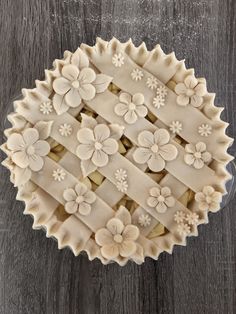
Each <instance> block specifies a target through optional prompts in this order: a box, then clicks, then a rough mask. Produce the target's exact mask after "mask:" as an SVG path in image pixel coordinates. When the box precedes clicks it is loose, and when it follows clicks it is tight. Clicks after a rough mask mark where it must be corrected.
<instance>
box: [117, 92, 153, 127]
mask: <svg viewBox="0 0 236 314" xmlns="http://www.w3.org/2000/svg"><path fill="white" fill-rule="evenodd" d="M114 111H115V113H116V114H117V115H118V116H120V117H123V118H124V120H125V122H126V123H128V124H133V123H135V122H136V121H137V120H138V119H139V118H144V117H145V116H146V115H147V113H148V110H147V107H146V106H144V96H143V94H141V93H136V94H134V95H133V96H131V95H130V94H128V93H121V94H120V96H119V103H118V104H117V105H116V106H115V108H114Z"/></svg>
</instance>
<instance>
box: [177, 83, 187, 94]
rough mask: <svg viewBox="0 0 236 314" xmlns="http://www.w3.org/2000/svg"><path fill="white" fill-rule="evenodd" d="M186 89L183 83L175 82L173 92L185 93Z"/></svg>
mask: <svg viewBox="0 0 236 314" xmlns="http://www.w3.org/2000/svg"><path fill="white" fill-rule="evenodd" d="M186 91H187V88H186V86H185V84H184V83H179V84H176V86H175V92H176V94H178V95H180V94H186Z"/></svg>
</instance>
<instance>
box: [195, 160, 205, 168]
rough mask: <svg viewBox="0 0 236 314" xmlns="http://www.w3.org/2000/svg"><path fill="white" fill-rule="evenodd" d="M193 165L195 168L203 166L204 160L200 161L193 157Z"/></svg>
mask: <svg viewBox="0 0 236 314" xmlns="http://www.w3.org/2000/svg"><path fill="white" fill-rule="evenodd" d="M193 166H194V168H196V169H201V168H202V167H203V166H204V162H203V161H202V159H200V158H197V159H195V161H194V163H193Z"/></svg>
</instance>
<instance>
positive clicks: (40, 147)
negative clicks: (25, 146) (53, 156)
mask: <svg viewBox="0 0 236 314" xmlns="http://www.w3.org/2000/svg"><path fill="white" fill-rule="evenodd" d="M33 146H34V148H35V154H36V155H39V156H46V155H47V154H48V153H49V152H50V145H49V144H48V142H46V141H42V140H39V141H37V142H36V143H35V144H34V145H33Z"/></svg>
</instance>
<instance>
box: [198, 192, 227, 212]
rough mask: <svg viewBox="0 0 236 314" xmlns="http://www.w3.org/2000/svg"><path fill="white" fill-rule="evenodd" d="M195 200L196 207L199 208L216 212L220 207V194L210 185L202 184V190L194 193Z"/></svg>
mask: <svg viewBox="0 0 236 314" xmlns="http://www.w3.org/2000/svg"><path fill="white" fill-rule="evenodd" d="M195 200H196V202H197V203H198V208H199V209H200V210H203V211H205V210H209V211H211V212H217V211H218V210H219V209H220V203H221V201H222V194H221V193H220V192H217V191H215V189H214V188H213V187H212V186H204V188H203V190H202V192H197V193H196V194H195Z"/></svg>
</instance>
